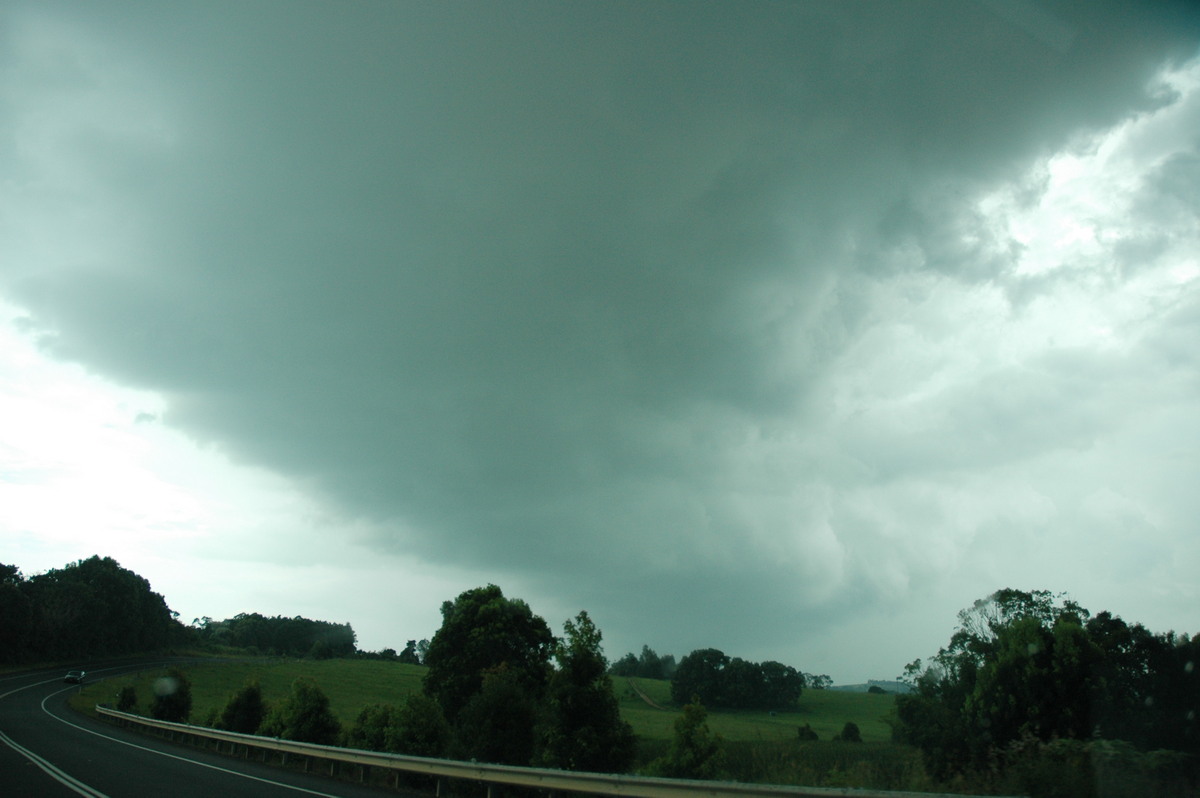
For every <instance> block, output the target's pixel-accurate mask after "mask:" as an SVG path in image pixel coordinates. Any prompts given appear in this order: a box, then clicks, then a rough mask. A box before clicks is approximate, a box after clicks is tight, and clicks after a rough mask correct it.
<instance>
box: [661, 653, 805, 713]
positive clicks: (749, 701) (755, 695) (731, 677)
mask: <svg viewBox="0 0 1200 798" xmlns="http://www.w3.org/2000/svg"><path fill="white" fill-rule="evenodd" d="M803 688H804V677H803V676H801V675H800V672H799V671H797V670H796V669H795V668H792V667H790V666H788V665H784V664H782V663H779V662H774V661H770V660H768V661H767V662H762V663H758V662H750V661H748V660H744V659H741V658H740V657H734V658H732V659H730V658H729V657H727V656H725V654H724V653H723V652H721V651H719V650H717V649H715V648H701V649H697V650H695V651H693V652H692V653H691V654H688V655H687V656H686V657H684V658H683V659H682V660H681V661H680V663H679V667H677V668H676V669H675V675H674V676H673V677H672V678H671V698H672V699H673V700H674V701H676V702H677V703H680V704H682V703H684V701H685V700H686V699H685V698H684V697H685V696H689V695H696V696H699V697H700V701H701V702H703V703H704V704H706V705H708V706H714V707H732V708H737V709H768V708H784V707H789V706H791V705H793V704H795V703H796V701H797V700H798V699H799V698H800V693H801V691H802V690H803Z"/></svg>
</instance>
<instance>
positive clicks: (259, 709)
mask: <svg viewBox="0 0 1200 798" xmlns="http://www.w3.org/2000/svg"><path fill="white" fill-rule="evenodd" d="M266 715H267V705H266V704H265V703H264V702H263V697H262V689H261V688H260V687H259V686H258V683H257V682H251V683H250V684H247V685H246V686H245V687H243V688H242V689H241V690H238V691H237V692H236V693H234V694H233V695H232V696H230V697H229V701H228V702H227V703H226V704H225V708H224V709H223V710H221V716H220V719H219V720H218V721H217V723H218V725H219V728H222V729H226V730H227V731H232V732H240V733H242V734H254V732H256V731H258V727H259V726H261V725H262V722H263V718H265V717H266Z"/></svg>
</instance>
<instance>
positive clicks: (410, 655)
mask: <svg viewBox="0 0 1200 798" xmlns="http://www.w3.org/2000/svg"><path fill="white" fill-rule="evenodd" d="M399 660H400V661H401V662H404V663H407V664H409V665H420V664H421V657H420V655H418V654H417V641H416V640H409V641H408V644H407V645H405V646H404V650H403V651H401V652H400V656H399Z"/></svg>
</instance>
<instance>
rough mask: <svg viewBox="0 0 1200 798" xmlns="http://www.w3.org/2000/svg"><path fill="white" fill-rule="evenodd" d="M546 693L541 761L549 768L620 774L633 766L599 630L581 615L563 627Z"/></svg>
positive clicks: (630, 739) (630, 738)
mask: <svg viewBox="0 0 1200 798" xmlns="http://www.w3.org/2000/svg"><path fill="white" fill-rule="evenodd" d="M563 631H564V636H563V639H562V640H561V641H560V642H559V643H558V645H557V646H556V648H555V658H556V659H557V661H558V669H557V670H556V671H555V672H554V675H553V676H552V677H551V678H550V684H549V687H548V688H547V690H546V701H545V720H544V721H543V724H542V728H541V737H542V741H541V745H542V750H541V753H540V757H539V758H540V760H541V762H542V763H543V764H546V765H549V766H550V767H556V768H563V769H566V770H586V771H591V772H596V773H623V772H625V771H626V770H628V769H629V767H630V766H631V765H632V764H633V758H634V755H635V753H636V741H635V738H634V735H633V728H632V727H631V726H630V725H629V724H628V723H626V722H625V721H624V720H622V719H621V713H620V708H619V707H618V704H617V699H616V696H615V695H613V691H612V680H611V679H610V678H609V677H608V675H607V673H606V672H605V669H606V666H607V662H606V661H605V659H604V654H603V652H602V650H601V648H600V638H601V634H600V630H599V629H597V628H596V626H595V624H593V623H592V619H591V618H589V617H588V614H587V613H586V612H580V613H579V614H578V615H577V616H576V617H575V620H574V622H572V621H569V620H568V621H567V622H566V623H565V624H564V627H563Z"/></svg>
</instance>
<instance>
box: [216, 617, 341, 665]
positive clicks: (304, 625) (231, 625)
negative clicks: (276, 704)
mask: <svg viewBox="0 0 1200 798" xmlns="http://www.w3.org/2000/svg"><path fill="white" fill-rule="evenodd" d="M195 623H196V630H197V634H198V636H199V639H200V641H201V642H203V643H211V644H214V645H224V646H233V647H235V648H243V649H254V650H257V651H260V652H262V653H265V654H273V655H276V656H284V657H309V658H311V659H329V658H332V657H348V656H351V655H352V654H354V653H355V650H356V648H355V640H356V636H355V633H354V629H353V628H352V627H351V626H350V624H348V623H344V624H336V623H330V622H328V621H314V620H310V619H309V618H302V617H300V616H299V615H297V616H296V617H294V618H285V617H283V616H280V615H276V616H273V617H270V618H268V617H265V616H263V615H260V614H258V613H257V612H252V613H241V614H238V615H235V616H234V617H232V618H227V619H225V620H223V621H214V620H212V619H211V618H208V617H205V618H199V619H197V621H196V622H195Z"/></svg>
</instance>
